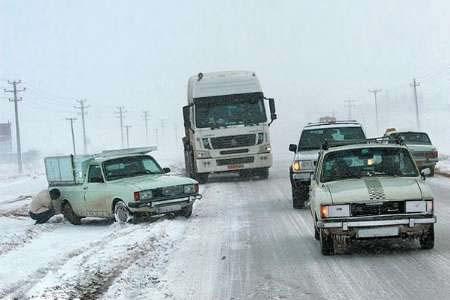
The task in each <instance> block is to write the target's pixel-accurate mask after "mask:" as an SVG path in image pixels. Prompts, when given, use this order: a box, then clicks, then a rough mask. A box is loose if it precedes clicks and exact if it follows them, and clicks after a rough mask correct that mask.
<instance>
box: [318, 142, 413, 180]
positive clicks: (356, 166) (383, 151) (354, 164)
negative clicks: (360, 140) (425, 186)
mask: <svg viewBox="0 0 450 300" xmlns="http://www.w3.org/2000/svg"><path fill="white" fill-rule="evenodd" d="M365 176H403V177H416V176H418V173H417V170H416V167H415V165H414V162H413V161H412V159H411V156H410V154H409V153H408V151H407V150H406V149H403V148H360V149H351V150H342V151H336V152H330V153H328V154H326V156H325V157H324V159H323V164H322V179H321V181H322V182H328V181H334V180H342V179H349V178H360V177H365Z"/></svg>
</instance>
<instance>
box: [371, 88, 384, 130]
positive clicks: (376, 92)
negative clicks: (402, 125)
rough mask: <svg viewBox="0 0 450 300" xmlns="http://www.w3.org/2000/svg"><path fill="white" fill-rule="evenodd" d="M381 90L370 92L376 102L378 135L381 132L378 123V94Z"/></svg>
mask: <svg viewBox="0 0 450 300" xmlns="http://www.w3.org/2000/svg"><path fill="white" fill-rule="evenodd" d="M381 91H382V90H381V89H373V90H369V93H372V94H373V97H374V100H375V118H376V124H377V135H378V133H379V132H380V128H379V121H378V103H377V94H378V93H379V92H381Z"/></svg>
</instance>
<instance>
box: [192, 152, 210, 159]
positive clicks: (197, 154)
mask: <svg viewBox="0 0 450 300" xmlns="http://www.w3.org/2000/svg"><path fill="white" fill-rule="evenodd" d="M195 157H196V158H211V155H210V154H209V151H195Z"/></svg>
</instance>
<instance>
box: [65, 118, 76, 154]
mask: <svg viewBox="0 0 450 300" xmlns="http://www.w3.org/2000/svg"><path fill="white" fill-rule="evenodd" d="M66 120H67V121H69V122H70V131H71V133H72V147H73V155H74V156H75V155H77V151H76V148H75V134H74V132H73V121H76V120H77V119H76V118H66Z"/></svg>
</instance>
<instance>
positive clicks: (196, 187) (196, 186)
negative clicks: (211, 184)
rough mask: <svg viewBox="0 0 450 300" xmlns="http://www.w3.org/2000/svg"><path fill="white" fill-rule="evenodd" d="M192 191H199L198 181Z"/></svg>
mask: <svg viewBox="0 0 450 300" xmlns="http://www.w3.org/2000/svg"><path fill="white" fill-rule="evenodd" d="M194 191H195V193H196V194H197V193H198V191H199V187H198V183H197V184H194Z"/></svg>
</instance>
